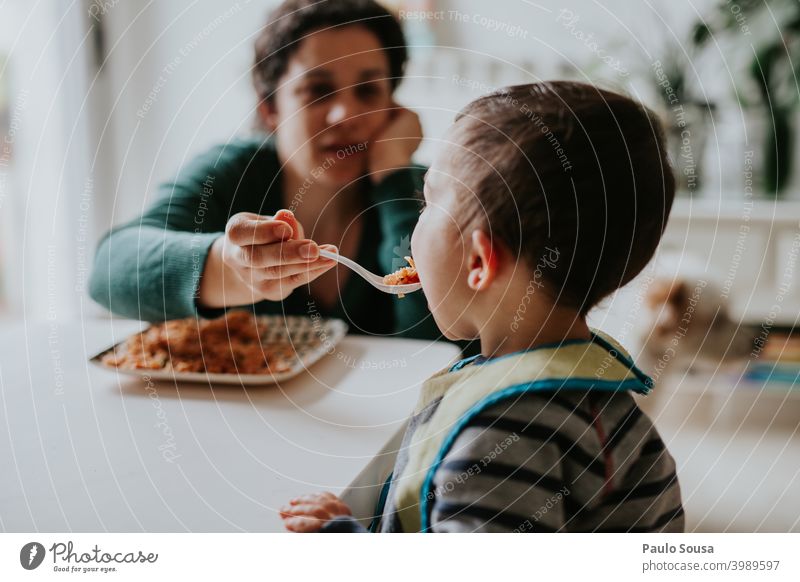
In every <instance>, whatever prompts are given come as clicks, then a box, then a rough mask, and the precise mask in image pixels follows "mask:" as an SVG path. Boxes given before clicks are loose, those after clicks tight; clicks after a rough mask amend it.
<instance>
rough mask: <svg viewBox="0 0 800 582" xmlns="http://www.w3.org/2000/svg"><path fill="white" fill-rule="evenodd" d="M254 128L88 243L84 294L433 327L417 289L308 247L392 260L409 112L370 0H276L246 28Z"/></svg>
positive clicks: (395, 329) (145, 308) (410, 179)
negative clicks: (90, 263)
mask: <svg viewBox="0 0 800 582" xmlns="http://www.w3.org/2000/svg"><path fill="white" fill-rule="evenodd" d="M255 52H256V59H255V65H254V68H253V78H254V81H255V87H256V91H257V93H258V98H259V106H258V116H259V119H260V121H261V123H262V124H263V126H264V128H265V129H266V130H267V132H268V133H267V134H266V135H265V136H261V137H259V138H257V139H248V140H239V141H236V142H234V143H228V144H226V145H224V146H220V147H217V148H214V149H213V150H211V151H210V152H208V153H206V154H205V155H202V156H200V157H199V158H197V159H196V160H194V161H193V162H192V163H191V164H189V165H188V166H187V167H185V168H183V169H182V171H181V172H180V173H179V174H178V176H177V178H176V179H175V180H174V181H173V182H170V183H167V184H164V185H162V186H161V188H160V196H159V197H158V201H157V202H155V204H154V205H153V206H152V207H151V208H150V209H149V210H148V211H146V212H145V213H144V215H142V216H141V217H139V218H137V219H135V220H133V221H132V222H130V223H128V224H125V225H123V226H120V227H116V228H114V229H112V231H111V232H110V233H109V234H108V235H107V236H106V238H105V239H104V240H103V241H102V242H101V243H100V245H99V247H98V250H97V255H96V257H95V264H94V269H93V272H92V277H91V283H90V293H91V295H92V298H94V299H95V300H96V301H97V302H98V303H101V304H102V305H104V306H105V307H107V308H108V309H110V310H111V311H112V312H114V313H117V314H120V315H123V316H126V317H133V318H137V319H143V320H148V321H160V320H165V319H174V318H180V317H188V316H194V315H200V316H204V317H213V316H216V315H219V314H221V313H223V311H224V310H225V309H226V308H230V307H235V306H249V305H253V307H254V309H255V311H256V312H258V313H287V314H321V315H323V316H330V317H340V318H342V319H345V320H346V321H348V323H349V324H350V328H351V330H352V331H355V332H357V333H370V334H398V335H402V336H406V337H419V338H436V337H439V334H438V332H437V331H436V328H435V325H434V324H433V321H432V320H431V317H430V314H429V312H428V309H427V306H426V303H425V299H424V297H423V295H422V293H414V294H411V295H408V296H407V297H405V298H404V299H397V298H396V297H394V296H391V295H386V294H383V293H381V292H379V291H377V290H375V289H373V288H372V287H370V286H369V285H368V284H367V283H366V282H365V281H363V280H362V279H361V278H360V277H358V276H357V275H354V274H353V273H352V272H350V271H349V270H348V269H346V268H343V267H341V266H339V265H337V264H336V263H334V262H333V261H330V260H327V259H323V258H321V257H320V256H319V249H320V248H326V249H329V250H337V249H338V252H340V253H341V254H342V255H344V256H348V257H352V258H354V259H355V260H356V261H358V262H359V263H361V264H362V265H364V266H365V267H366V268H367V269H369V270H371V271H373V272H376V273H388V272H391V271H393V270H396V269H397V268H399V267H400V266H403V265H404V264H405V262H404V260H403V258H402V257H403V255H406V254H409V250H408V249H409V246H408V241H409V237H410V235H411V232H412V230H413V228H414V225H415V223H416V220H417V216H418V203H417V202H416V201H415V200H414V192H415V190H419V189H421V182H422V174H423V171H424V168H420V167H418V166H414V165H412V164H411V156H412V154H413V153H414V151H415V150H416V148H417V146H418V145H419V143H420V141H421V139H422V131H421V128H420V124H419V120H418V119H417V116H416V115H415V114H414V113H412V112H411V111H409V110H407V109H404V108H402V107H399V106H398V105H396V104H395V103H394V101H393V92H394V89H395V88H396V86H397V84H398V83H399V81H400V79H401V78H402V74H403V67H404V65H405V61H406V48H405V39H404V37H403V33H402V30H401V28H400V25H399V23H398V22H397V20H396V19H395V18H394V17H393V16H392V15H391V14H389V13H388V12H387V11H386V10H385V9H383V8H382V7H380V6H379V5H378V4H376V3H375V2H373V1H372V0H337V1H336V2H318V0H287V1H286V2H284V3H283V4H282V5H281V6H279V7H278V8H277V9H276V10H275V11H274V12H273V13H272V14H271V15H270V18H269V21H268V23H267V25H266V27H265V28H264V29H263V32H262V33H261V36H260V37H259V38H258V39H257V41H256V51H255Z"/></svg>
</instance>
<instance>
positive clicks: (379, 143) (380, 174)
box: [369, 105, 422, 184]
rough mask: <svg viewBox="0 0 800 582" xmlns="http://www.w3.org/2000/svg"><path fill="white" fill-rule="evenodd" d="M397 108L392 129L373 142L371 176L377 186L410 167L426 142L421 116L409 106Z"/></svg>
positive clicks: (386, 130)
mask: <svg viewBox="0 0 800 582" xmlns="http://www.w3.org/2000/svg"><path fill="white" fill-rule="evenodd" d="M396 107H397V109H395V110H394V111H393V112H392V118H391V120H390V121H389V125H388V127H387V128H386V129H385V130H384V131H382V132H381V133H380V134H378V135H377V136H376V137H375V139H373V140H372V141H371V142H370V146H369V175H370V179H371V180H372V182H373V184H377V183H378V182H380V181H381V180H383V179H384V178H385V177H386V176H387V175H389V174H391V173H392V172H394V171H395V170H397V169H398V168H405V167H407V166H408V165H409V164H410V163H411V156H412V155H413V154H414V152H415V151H417V148H418V147H419V144H420V143H421V142H422V125H421V124H420V122H419V116H418V115H417V114H416V113H414V112H413V111H411V110H410V109H406V108H405V107H400V106H399V105H396Z"/></svg>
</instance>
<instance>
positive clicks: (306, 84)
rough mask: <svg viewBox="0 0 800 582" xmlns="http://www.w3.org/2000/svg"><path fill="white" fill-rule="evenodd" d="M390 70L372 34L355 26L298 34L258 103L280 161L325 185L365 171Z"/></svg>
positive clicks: (380, 123)
mask: <svg viewBox="0 0 800 582" xmlns="http://www.w3.org/2000/svg"><path fill="white" fill-rule="evenodd" d="M389 76H390V72H389V60H388V58H387V57H386V53H385V51H384V50H383V49H382V47H381V45H380V42H379V41H378V38H377V37H376V36H375V35H374V34H372V33H371V32H370V31H369V30H367V29H366V28H364V27H362V26H358V25H352V26H346V27H343V28H337V29H334V30H321V31H317V32H314V33H311V34H310V35H309V36H307V37H306V38H305V39H303V40H302V41H301V42H300V47H299V48H298V50H297V51H296V52H295V53H294V54H293V55H292V56H291V58H290V60H289V65H288V68H287V70H286V73H285V74H284V75H283V77H282V78H281V80H280V83H279V87H278V89H277V91H276V92H275V95H274V97H273V100H272V102H271V103H270V104H269V105H267V107H266V108H265V111H266V114H265V117H266V121H267V126H268V127H270V128H271V129H273V130H274V131H275V134H276V136H277V147H278V156H279V158H280V160H281V162H282V163H283V164H285V165H287V166H288V167H289V168H291V169H294V170H295V171H296V172H297V173H298V174H300V175H301V176H307V177H308V178H310V179H312V180H314V181H315V182H317V183H320V184H326V185H329V186H343V185H346V184H347V183H349V182H350V181H352V180H354V179H356V178H358V177H360V176H362V175H363V174H365V173H366V172H367V159H368V157H367V150H368V148H369V143H370V141H371V140H373V139H374V138H375V136H376V135H377V134H378V133H379V132H380V131H381V129H383V128H385V126H386V124H387V122H388V120H389V116H390V109H389V107H391V106H392V89H391V84H390V82H389ZM262 114H263V113H262Z"/></svg>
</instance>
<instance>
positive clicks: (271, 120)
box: [258, 99, 278, 132]
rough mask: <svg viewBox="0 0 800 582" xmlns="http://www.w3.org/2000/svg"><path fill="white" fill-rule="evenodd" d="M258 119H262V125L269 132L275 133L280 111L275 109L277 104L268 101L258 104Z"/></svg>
mask: <svg viewBox="0 0 800 582" xmlns="http://www.w3.org/2000/svg"><path fill="white" fill-rule="evenodd" d="M258 117H259V118H260V119H261V124H262V125H263V126H264V127H265V128H266V129H267V130H268V131H269V132H273V131H275V130H276V129H277V127H278V110H277V109H276V108H275V103H272V102H269V101H267V100H266V99H264V100H262V101H261V102H260V103H259V104H258Z"/></svg>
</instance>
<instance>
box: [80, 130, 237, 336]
mask: <svg viewBox="0 0 800 582" xmlns="http://www.w3.org/2000/svg"><path fill="white" fill-rule="evenodd" d="M243 154H244V155H243ZM250 155H252V154H250ZM250 155H247V152H243V149H242V146H236V145H228V146H219V147H216V148H214V149H212V150H211V151H209V152H207V153H205V154H203V155H201V156H199V157H197V158H195V159H194V160H193V161H192V162H191V163H189V164H188V165H187V166H186V167H185V168H184V169H183V170H182V171H181V172H180V173H179V174H178V176H177V177H176V178H175V179H174V180H173V181H171V182H168V183H165V184H162V185H161V186H160V188H159V191H158V196H157V198H156V200H155V202H154V203H153V204H152V205H151V206H150V208H149V209H148V210H147V211H145V212H144V214H142V215H141V216H140V217H138V218H136V219H134V220H132V221H130V222H128V223H126V224H123V225H120V226H116V227H114V228H112V229H111V231H110V232H109V233H108V234H107V235H106V236H105V237H104V238H103V240H102V241H101V242H100V244H99V245H98V248H97V252H96V254H95V259H94V266H93V269H92V275H91V279H90V282H89V293H90V295H91V297H92V299H94V300H95V301H96V302H98V303H99V304H101V305H103V306H104V307H106V308H107V309H109V310H110V311H112V312H113V313H116V314H118V315H122V316H124V317H131V318H135V319H141V320H145V321H162V320H166V319H176V318H181V317H190V316H195V315H205V316H211V315H216V314H217V313H216V312H217V311H219V312H222V311H223V310H204V312H203V313H200V310H199V309H198V307H197V305H196V301H195V300H196V298H197V296H198V292H199V287H200V277H201V276H202V273H203V268H204V267H205V262H206V258H207V256H208V252H209V249H210V247H211V244H212V243H213V242H214V240H216V238H217V237H219V236H220V235H221V234H222V233H223V232H224V230H225V224H226V222H227V218H228V214H229V211H230V208H231V201H232V199H233V196H234V194H235V193H236V189H237V186H238V184H239V180H240V179H241V175H242V172H243V171H244V167H245V166H246V164H247V162H248V161H249V159H250ZM212 311H213V312H214V313H211V312H212Z"/></svg>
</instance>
